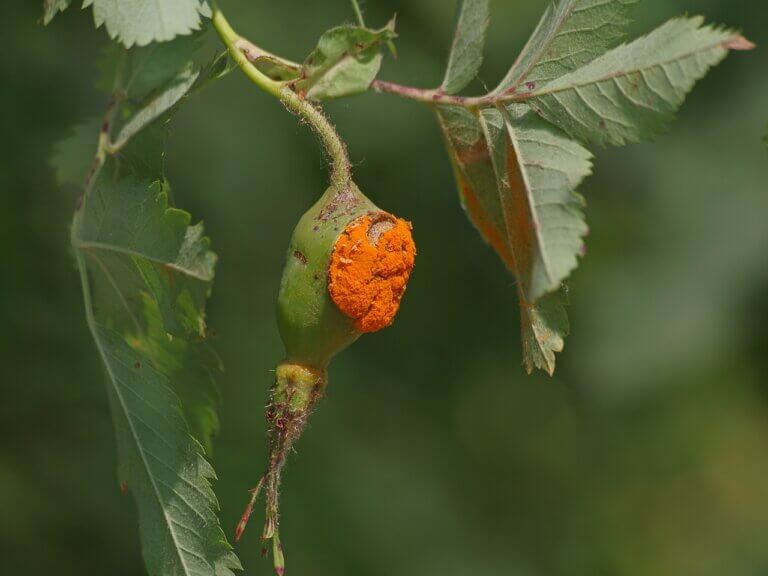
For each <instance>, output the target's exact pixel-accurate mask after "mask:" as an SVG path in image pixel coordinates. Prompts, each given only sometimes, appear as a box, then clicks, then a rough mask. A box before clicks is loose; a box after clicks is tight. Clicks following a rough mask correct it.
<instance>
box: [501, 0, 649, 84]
mask: <svg viewBox="0 0 768 576" xmlns="http://www.w3.org/2000/svg"><path fill="white" fill-rule="evenodd" d="M637 1H638V0H559V1H558V2H557V3H555V4H550V6H549V7H548V8H547V10H546V11H545V12H544V15H543V16H542V18H541V21H540V22H539V25H538V26H537V27H536V30H535V31H534V33H533V35H532V36H531V38H530V39H529V40H528V43H527V44H526V45H525V48H523V51H522V52H521V53H520V55H519V56H518V58H517V60H516V61H515V64H514V65H513V66H512V68H511V69H510V71H509V73H508V74H507V75H506V77H505V78H504V79H503V80H502V81H501V83H500V84H499V86H498V87H497V88H496V89H495V90H494V91H493V93H494V94H502V93H505V92H516V91H519V90H520V89H525V88H528V89H531V88H535V87H536V86H539V85H541V84H543V83H546V82H549V81H551V80H553V79H555V78H558V77H559V76H562V75H563V74H566V73H568V72H571V71H572V70H575V69H577V68H579V67H580V66H582V65H584V64H586V63H588V62H590V61H592V60H594V59H595V58H596V57H597V56H600V55H601V54H603V53H604V52H605V51H606V50H607V49H608V48H611V47H612V46H614V45H615V44H616V43H618V41H619V40H620V39H621V38H622V37H623V36H624V31H625V28H626V26H627V24H628V23H629V19H628V18H627V13H628V11H629V10H628V8H629V7H630V6H631V5H632V4H635V3H636V2H637Z"/></svg>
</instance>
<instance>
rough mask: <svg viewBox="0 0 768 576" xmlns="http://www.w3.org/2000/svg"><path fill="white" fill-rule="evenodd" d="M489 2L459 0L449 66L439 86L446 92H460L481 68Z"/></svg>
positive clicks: (489, 8) (485, 0)
mask: <svg viewBox="0 0 768 576" xmlns="http://www.w3.org/2000/svg"><path fill="white" fill-rule="evenodd" d="M490 4H491V3H490V0H460V2H459V6H458V10H457V17H456V31H455V33H454V37H453V43H452V44H451V52H450V55H449V57H448V67H447V69H446V71H445V78H444V79H443V83H442V85H441V86H440V89H441V90H442V91H443V92H445V93H446V94H456V93H458V92H461V91H462V90H463V89H464V88H466V86H467V84H469V83H470V82H471V81H472V80H473V79H474V77H475V76H476V75H477V72H478V71H479V70H480V65H481V64H482V63H483V48H484V47H485V35H486V32H487V30H488V24H489V23H490V11H491V7H490Z"/></svg>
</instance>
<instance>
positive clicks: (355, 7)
mask: <svg viewBox="0 0 768 576" xmlns="http://www.w3.org/2000/svg"><path fill="white" fill-rule="evenodd" d="M351 1H352V9H353V10H354V11H355V18H357V23H358V24H359V25H360V26H361V27H363V28H365V20H363V11H362V10H360V4H359V3H358V1H357V0H351Z"/></svg>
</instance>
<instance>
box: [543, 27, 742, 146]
mask: <svg viewBox="0 0 768 576" xmlns="http://www.w3.org/2000/svg"><path fill="white" fill-rule="evenodd" d="M703 24H704V19H703V18H701V17H694V18H677V19H674V20H670V21H669V22H667V23H666V24H664V25H663V26H661V27H660V28H657V29H656V30H655V31H653V32H651V33H650V34H648V35H647V36H644V37H642V38H639V39H638V40H635V41H634V42H631V43H630V44H623V45H621V46H619V47H618V48H615V49H614V50H612V51H611V52H608V53H607V54H605V55H603V56H601V57H600V58H597V59H596V60H593V61H592V62H591V63H589V64H587V65H586V66H584V67H583V68H580V69H578V70H575V71H574V72H571V73H569V74H566V75H564V76H560V77H559V78H558V79H556V80H554V81H552V82H550V83H548V84H546V85H545V86H542V87H539V88H537V89H536V90H535V91H533V92H532V93H531V94H530V96H531V97H532V100H531V106H532V107H533V108H534V109H535V110H536V111H537V112H538V113H539V114H541V115H542V116H543V117H544V118H545V119H547V120H549V121H550V122H552V123H553V124H555V125H557V126H559V127H561V128H562V129H563V130H565V131H566V132H568V134H570V135H571V136H573V137H576V138H579V139H581V140H585V141H586V140H589V141H593V142H597V143H598V144H606V143H609V144H617V145H621V144H624V143H625V142H627V141H630V142H636V141H639V140H642V139H646V138H650V137H652V136H653V135H654V134H657V133H658V132H660V131H661V130H663V128H664V127H665V125H666V124H667V123H668V122H669V121H671V120H672V119H673V117H674V112H675V111H676V110H677V108H678V107H679V106H680V104H682V102H683V100H684V99H685V96H686V95H687V94H688V92H690V90H691V88H693V85H694V84H695V82H696V81H697V80H699V79H700V78H702V77H703V76H704V75H705V74H706V73H707V71H708V70H709V68H710V67H712V66H714V65H715V64H717V63H719V62H720V61H721V60H722V59H723V58H725V56H726V55H727V54H728V50H729V49H739V50H742V49H744V50H746V49H750V48H751V47H752V44H751V43H750V42H748V41H747V40H746V39H745V38H743V37H742V36H740V35H739V34H738V33H736V32H734V31H732V30H727V29H719V28H713V27H711V26H704V25H703Z"/></svg>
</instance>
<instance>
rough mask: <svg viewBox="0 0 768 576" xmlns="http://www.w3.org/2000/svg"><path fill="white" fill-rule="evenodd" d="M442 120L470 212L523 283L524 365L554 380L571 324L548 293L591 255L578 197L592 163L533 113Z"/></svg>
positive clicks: (466, 114) (461, 112)
mask: <svg viewBox="0 0 768 576" xmlns="http://www.w3.org/2000/svg"><path fill="white" fill-rule="evenodd" d="M437 113H438V119H439V121H440V124H441V126H442V128H443V131H444V134H445V137H446V141H447V144H448V148H449V152H450V155H451V158H452V161H453V165H454V169H455V172H456V177H457V180H458V184H459V192H460V195H461V199H462V204H463V205H464V208H465V210H466V211H467V214H468V215H469V217H470V220H472V222H473V223H474V224H475V226H476V227H477V228H478V230H479V231H480V233H481V235H482V236H483V237H484V238H485V239H486V241H487V242H488V243H489V244H490V245H491V246H492V247H493V248H494V249H495V250H496V252H497V253H498V254H499V256H500V257H501V259H502V261H503V262H504V263H505V265H506V266H507V268H508V269H509V271H510V272H511V273H512V274H514V275H515V277H516V279H517V284H516V285H517V291H518V296H519V300H520V310H521V313H520V317H521V324H522V335H523V338H522V340H523V349H524V363H525V365H526V367H527V368H528V370H529V371H530V370H531V369H532V367H539V368H543V369H545V370H547V371H548V372H549V373H550V374H551V373H552V372H553V371H554V366H555V360H554V354H555V352H559V351H560V350H561V349H562V347H563V339H564V337H565V335H566V334H567V331H568V323H567V317H566V315H565V310H564V301H563V299H562V298H557V297H555V296H551V295H548V293H550V292H554V293H555V294H557V293H559V290H560V289H561V284H562V281H563V280H564V279H565V278H566V277H567V275H568V273H569V272H570V271H571V270H572V269H573V267H575V264H576V257H577V255H578V254H579V253H580V252H581V250H582V248H583V243H582V236H583V235H584V233H585V232H586V225H585V224H584V221H583V214H582V212H581V204H582V201H581V199H580V197H579V196H577V195H576V194H575V193H574V192H573V190H574V188H575V187H576V186H577V185H578V183H579V182H580V181H581V179H583V178H584V177H585V176H586V175H587V174H588V173H589V171H590V161H589V160H590V158H591V156H590V154H589V153H588V152H587V151H586V150H584V149H583V148H581V147H580V146H579V145H578V144H576V143H574V142H571V141H570V140H568V139H567V138H565V137H564V136H563V135H562V134H561V133H560V132H559V131H558V130H557V129H555V128H553V127H552V126H550V125H548V124H547V123H546V122H544V121H543V120H541V119H540V118H539V117H537V116H536V115H535V114H533V113H532V112H531V111H530V110H527V109H526V107H525V106H521V105H517V106H515V107H514V108H513V109H512V110H510V111H509V112H508V113H507V114H506V118H505V117H504V116H502V114H501V112H499V111H498V110H496V109H487V110H484V111H482V112H481V113H480V114H478V115H475V114H473V113H472V112H470V111H469V110H467V109H465V108H461V107H452V106H443V107H439V108H437ZM518 158H521V159H522V160H521V161H519V162H518V160H517V159H518Z"/></svg>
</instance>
